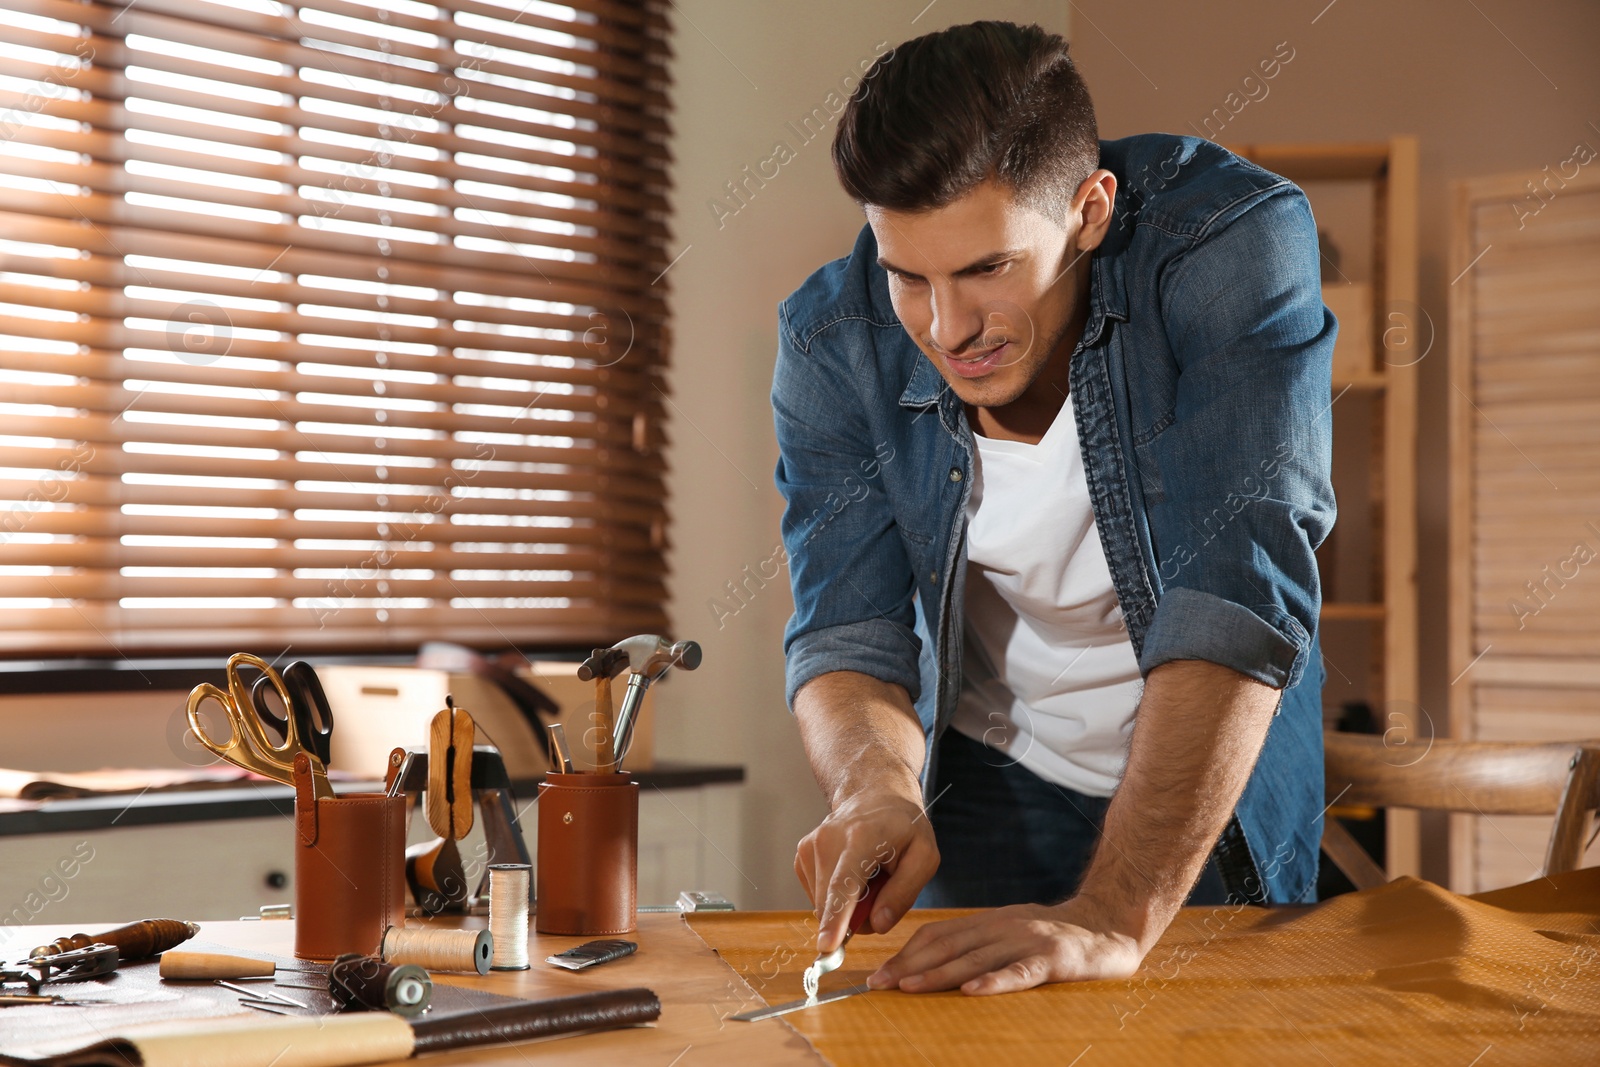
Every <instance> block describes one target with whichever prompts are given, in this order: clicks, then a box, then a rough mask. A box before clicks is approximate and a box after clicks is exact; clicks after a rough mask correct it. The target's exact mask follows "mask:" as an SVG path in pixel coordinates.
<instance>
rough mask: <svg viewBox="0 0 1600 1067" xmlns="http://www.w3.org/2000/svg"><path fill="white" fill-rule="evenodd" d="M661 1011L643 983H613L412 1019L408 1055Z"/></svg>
mask: <svg viewBox="0 0 1600 1067" xmlns="http://www.w3.org/2000/svg"><path fill="white" fill-rule="evenodd" d="M660 1017H661V1000H660V999H659V998H658V997H657V996H656V995H655V994H654V993H652V992H651V991H650V990H648V989H613V990H608V991H606V992H603V993H582V994H579V995H578V996H575V997H557V998H555V999H553V1000H534V1001H526V1002H523V1003H518V1004H504V1005H499V1006H496V1007H492V1008H484V1009H483V1010H482V1011H479V1012H476V1013H474V1014H471V1015H455V1016H450V1017H445V1018H428V1017H427V1016H424V1017H423V1018H420V1019H414V1020H412V1022H411V1028H412V1030H413V1031H414V1033H415V1040H416V1046H415V1051H414V1052H413V1055H421V1054H422V1053H425V1052H442V1051H444V1050H446V1049H454V1048H467V1047H468V1046H471V1045H487V1044H501V1043H504V1042H512V1041H531V1040H533V1039H534V1038H539V1037H551V1036H554V1035H556V1034H574V1033H581V1032H583V1031H587V1030H612V1029H615V1028H617V1027H619V1026H640V1025H642V1024H644V1023H651V1022H655V1021H656V1020H657V1019H659V1018H660Z"/></svg>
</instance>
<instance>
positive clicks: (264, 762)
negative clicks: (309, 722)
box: [188, 652, 333, 799]
mask: <svg viewBox="0 0 1600 1067" xmlns="http://www.w3.org/2000/svg"><path fill="white" fill-rule="evenodd" d="M243 667H254V668H255V669H256V670H258V671H260V672H261V674H262V676H263V678H264V679H265V680H266V681H267V682H268V683H269V684H270V685H271V686H272V688H273V689H274V690H276V691H277V694H278V699H279V700H281V701H282V702H283V706H284V707H285V708H286V709H289V713H288V714H286V715H284V717H283V719H282V723H283V725H282V731H283V732H282V734H281V735H280V736H281V738H282V740H281V741H274V740H273V739H272V738H271V737H270V736H268V733H267V731H268V729H269V728H271V729H272V730H273V732H274V733H276V732H277V731H278V728H277V727H276V726H275V725H274V722H275V721H276V716H274V717H273V719H272V720H268V719H263V718H262V716H261V712H260V710H259V709H258V707H257V705H256V702H255V699H254V697H253V696H252V692H251V689H250V687H248V686H246V685H245V683H244V676H243V674H242V673H241V668H243ZM227 684H228V687H227V688H226V689H220V688H218V687H217V686H214V685H212V684H211V683H210V682H204V683H202V684H200V685H197V686H195V687H194V689H193V690H192V691H191V692H190V693H189V705H188V714H189V729H190V730H191V731H192V732H193V733H194V736H195V737H196V738H197V739H198V740H199V741H200V743H201V744H202V745H204V746H205V747H206V749H207V750H209V751H210V752H212V753H213V754H215V755H217V756H220V757H222V758H223V759H225V760H227V761H228V762H229V763H231V764H233V765H234V766H236V767H242V768H244V769H245V770H247V771H252V772H254V773H256V774H259V775H261V776H263V777H265V778H271V779H272V780H273V781H275V782H282V783H283V784H284V785H291V786H292V785H294V758H295V756H296V755H298V754H299V753H302V752H303V753H305V754H306V755H307V756H308V757H310V760H311V767H312V773H311V788H312V793H313V794H314V795H315V796H316V797H318V798H323V799H329V798H332V797H333V788H332V787H331V786H330V785H328V776H327V770H326V764H325V763H324V762H323V761H322V759H321V758H320V757H319V756H317V755H316V754H315V753H314V752H313V751H312V750H311V749H310V748H309V747H307V745H306V744H305V743H302V740H301V737H300V724H299V722H298V721H297V720H298V719H299V718H300V716H297V715H295V714H294V713H293V709H294V707H295V701H294V697H293V695H292V694H291V693H290V691H289V688H288V687H287V686H286V685H284V682H283V679H282V678H280V677H279V676H278V672H277V671H275V670H273V669H272V666H271V664H269V663H267V661H266V660H264V659H262V658H261V657H260V656H254V655H251V654H250V653H248V652H236V653H234V654H233V655H231V656H229V657H228V673H227ZM208 700H214V701H216V702H217V703H218V704H221V705H222V710H223V712H224V714H225V715H226V716H227V719H228V725H229V728H230V730H231V733H230V735H229V737H228V740H227V741H226V742H225V743H224V742H219V741H217V740H215V739H214V738H213V737H212V736H211V733H210V731H209V730H207V729H206V726H205V722H204V720H203V719H202V718H201V717H200V708H201V707H202V706H203V705H204V704H205V702H206V701H208ZM331 722H332V721H331V720H328V725H330V726H331ZM308 740H309V739H308Z"/></svg>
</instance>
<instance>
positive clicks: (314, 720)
mask: <svg viewBox="0 0 1600 1067" xmlns="http://www.w3.org/2000/svg"><path fill="white" fill-rule="evenodd" d="M281 677H282V679H283V685H284V688H285V689H287V690H288V692H289V697H290V702H289V706H288V707H287V708H285V709H284V713H283V714H282V715H278V714H277V713H276V712H274V711H273V710H272V703H271V694H272V692H273V691H274V690H273V685H272V680H271V679H270V678H269V677H268V676H267V675H265V674H263V675H262V676H261V677H259V678H257V679H256V680H255V684H253V685H252V686H251V687H250V704H251V706H252V707H254V708H255V709H256V714H257V715H259V716H261V720H262V721H263V722H265V723H266V724H267V726H268V727H269V728H271V730H272V731H273V732H274V733H276V734H277V735H278V737H279V738H280V739H281V740H288V737H289V732H288V727H289V724H288V721H287V720H288V718H289V716H293V717H294V723H295V734H296V736H297V737H298V738H299V739H300V744H301V745H303V746H304V747H305V749H306V751H307V752H310V753H311V754H312V755H313V756H315V757H317V758H318V759H319V760H321V761H322V766H323V767H324V768H326V767H327V766H328V764H329V763H330V762H331V761H332V752H333V709H332V708H330V707H329V706H328V697H327V694H326V693H324V692H323V691H322V680H321V679H320V678H318V677H317V672H316V668H314V667H312V666H311V664H309V663H307V662H306V661H304V660H295V661H294V662H293V663H291V664H289V665H288V666H287V667H285V668H284V669H283V673H282V675H281Z"/></svg>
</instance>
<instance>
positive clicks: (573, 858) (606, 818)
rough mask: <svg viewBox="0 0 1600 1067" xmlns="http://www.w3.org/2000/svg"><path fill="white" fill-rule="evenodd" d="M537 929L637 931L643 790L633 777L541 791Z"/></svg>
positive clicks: (563, 780) (554, 782)
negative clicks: (641, 791) (640, 809)
mask: <svg viewBox="0 0 1600 1067" xmlns="http://www.w3.org/2000/svg"><path fill="white" fill-rule="evenodd" d="M535 881H536V889H535V894H534V895H535V900H536V903H535V909H536V910H535V913H534V929H536V930H537V931H538V932H539V933H541V934H573V935H585V936H588V935H609V934H625V933H628V932H629V931H631V930H632V929H633V928H634V926H635V925H636V919H637V908H636V905H637V903H638V901H637V893H638V882H639V785H638V783H637V782H635V781H634V780H633V778H632V777H631V776H630V775H627V774H554V773H552V774H547V775H545V780H544V782H543V783H542V784H541V785H540V786H539V844H538V874H537V877H536V880H535Z"/></svg>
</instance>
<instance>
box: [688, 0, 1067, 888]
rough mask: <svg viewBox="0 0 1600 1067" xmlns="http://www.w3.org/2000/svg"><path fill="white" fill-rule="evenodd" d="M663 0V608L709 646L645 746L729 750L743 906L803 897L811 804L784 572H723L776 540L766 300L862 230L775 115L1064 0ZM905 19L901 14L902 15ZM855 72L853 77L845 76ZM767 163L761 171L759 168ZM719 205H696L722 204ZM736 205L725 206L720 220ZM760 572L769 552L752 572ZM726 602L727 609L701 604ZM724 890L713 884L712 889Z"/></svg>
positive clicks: (842, 249) (801, 112)
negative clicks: (667, 587)
mask: <svg viewBox="0 0 1600 1067" xmlns="http://www.w3.org/2000/svg"><path fill="white" fill-rule="evenodd" d="M925 4H926V0H914V2H905V3H902V2H894V3H883V2H878V3H863V2H859V0H807V2H805V3H792V2H777V0H762V2H751V0H676V3H675V4H674V7H675V8H676V12H675V16H674V24H675V25H674V38H673V47H674V48H675V49H676V51H677V60H676V64H675V68H674V70H675V78H676V85H675V87H674V90H673V93H674V104H675V108H676V114H675V116H674V119H673V124H674V127H675V130H676V134H677V136H676V139H675V141H674V145H673V151H674V155H675V156H676V159H677V165H676V173H675V177H674V181H675V184H676V192H675V194H674V195H675V204H674V206H675V210H676V219H675V222H674V231H675V234H676V245H675V249H674V254H676V253H677V252H678V251H681V250H682V249H683V248H684V247H686V246H688V248H689V250H688V251H687V252H686V253H685V254H684V255H683V258H682V259H681V260H680V261H679V262H678V264H677V265H676V266H675V267H673V268H672V269H671V271H670V272H669V273H668V274H667V276H666V279H665V280H664V282H665V284H669V285H670V286H671V288H672V310H673V316H674V322H673V331H674V345H673V360H674V370H673V373H672V383H673V390H674V396H673V407H672V409H671V414H672V422H671V426H670V434H671V439H672V451H671V456H670V459H671V463H672V477H671V492H672V542H673V551H672V566H673V577H672V587H671V588H672V616H673V625H674V627H675V629H676V631H677V632H678V633H679V634H682V635H683V636H687V637H693V638H696V639H698V640H699V641H700V642H701V643H702V644H703V645H704V646H705V653H706V656H705V666H704V667H702V668H701V669H700V671H698V672H697V673H696V674H693V675H682V676H679V677H678V678H676V679H674V680H673V681H672V683H671V684H668V685H664V686H663V687H662V689H661V692H660V699H661V711H662V714H661V716H660V717H659V719H658V720H657V722H658V733H657V746H658V752H659V753H660V754H661V755H662V756H664V757H670V756H679V757H705V758H715V759H722V760H737V761H740V762H743V763H744V764H746V766H747V767H748V768H749V783H748V785H747V786H746V789H745V795H746V798H747V803H746V811H745V824H744V825H745V847H744V856H743V860H742V866H743V870H744V874H745V878H746V880H745V881H744V882H743V883H742V884H741V885H739V886H736V887H732V888H731V889H730V890H729V891H730V892H733V891H735V890H736V891H737V892H738V893H739V897H740V902H741V903H743V904H744V905H745V906H747V907H749V906H759V907H794V906H799V905H801V904H803V903H804V902H805V898H804V896H803V894H802V893H801V892H800V890H799V887H798V885H797V883H796V882H795V879H794V873H793V869H792V865H793V861H794V846H795V843H796V841H798V840H799V838H800V837H801V836H802V835H803V834H805V833H806V832H807V831H808V830H809V829H810V828H811V827H812V826H814V825H815V824H816V822H817V820H818V819H819V818H821V816H822V815H823V814H824V813H825V811H826V808H825V806H824V805H823V803H822V800H821V797H820V794H819V793H818V790H817V787H816V784H815V783H814V782H813V781H812V778H811V774H810V771H809V770H808V769H807V767H806V764H805V761H804V759H803V757H802V753H801V749H800V740H799V736H798V734H797V732H796V730H795V727H794V723H793V720H792V719H791V718H790V716H789V713H788V712H787V710H785V708H784V702H783V652H782V640H783V624H784V622H785V620H786V619H787V618H788V615H789V610H790V601H789V592H788V572H787V571H783V572H782V573H779V574H777V576H776V578H775V580H773V581H771V582H769V583H767V585H766V587H765V588H759V587H758V585H757V582H756V581H751V582H750V584H749V586H748V588H750V589H751V590H752V592H751V593H749V594H747V596H748V600H749V603H748V605H747V606H741V605H740V604H739V602H738V601H734V600H731V599H728V598H727V592H726V588H725V583H726V582H728V581H731V580H743V574H742V572H743V569H744V568H745V567H746V566H749V567H750V568H751V571H752V572H753V573H756V574H757V575H759V573H760V571H761V569H762V567H763V564H767V561H769V560H771V559H772V558H773V553H774V549H775V548H776V547H777V546H778V543H779V539H778V522H779V515H780V507H781V504H780V498H779V497H778V494H777V492H776V490H774V489H773V487H772V468H773V464H774V463H775V462H776V460H777V448H776V445H775V444H774V441H773V433H772V413H771V408H770V407H769V405H768V401H767V393H768V390H769V388H770V386H771V379H772V363H773V358H774V355H775V354H776V351H777V332H776V307H777V303H778V301H779V300H781V299H783V297H785V296H787V295H788V294H789V292H790V291H792V290H793V289H794V288H795V287H796V286H797V285H799V284H800V282H801V281H803V280H804V279H805V277H806V275H808V274H809V273H811V271H813V270H815V269H816V268H817V267H819V266H821V265H822V264H823V263H825V262H827V261H828V260H831V259H835V258H837V257H838V256H841V255H843V254H844V253H846V252H848V251H849V248H850V244H851V242H852V241H853V239H854V236H855V233H856V231H857V230H858V229H859V228H860V226H861V224H862V218H861V214H860V212H859V211H858V210H857V209H856V207H855V205H854V204H852V203H851V202H850V200H849V199H848V198H847V197H846V196H845V195H844V194H843V193H842V192H841V191H840V190H839V187H838V184H837V183H836V182H835V181H834V178H833V171H832V168H831V165H830V164H829V161H828V144H829V140H830V139H831V137H832V133H833V123H832V122H831V121H830V122H829V124H828V126H827V129H826V131H824V132H823V134H822V135H821V136H818V137H816V138H815V139H814V140H812V141H810V142H809V143H803V142H802V141H801V139H800V138H799V137H797V136H796V135H795V133H794V131H792V130H790V129H789V128H788V125H787V124H788V123H791V122H792V123H794V124H795V126H796V127H800V126H801V118H802V117H803V116H805V115H806V114H808V113H809V112H811V111H812V109H814V108H823V109H825V110H826V109H828V108H829V107H830V103H829V100H828V94H829V93H830V92H834V91H836V90H838V89H839V86H840V83H841V81H842V80H843V79H845V78H846V77H847V76H852V77H853V76H855V75H857V74H858V73H859V68H858V66H857V65H858V64H859V63H860V62H862V61H864V60H870V59H872V58H873V57H874V56H875V55H876V54H877V52H878V51H879V50H881V48H883V47H888V46H893V45H894V44H896V43H898V42H900V41H903V40H906V39H908V38H911V37H915V36H917V35H918V34H920V33H923V32H927V31H930V30H934V29H938V28H941V27H943V26H947V25H951V24H954V23H960V22H969V21H972V20H973V19H977V18H983V17H989V18H1007V19H1014V20H1017V21H1026V22H1039V23H1041V24H1043V25H1045V26H1048V27H1049V28H1051V29H1053V30H1055V31H1057V32H1065V30H1066V19H1067V7H1068V5H1067V4H1066V3H1065V2H1059V0H1052V2H1025V0H1009V2H987V3H980V2H977V0H938V2H937V3H934V4H931V5H927V10H926V11H923V8H924V6H925ZM919 12H922V13H921V17H920V18H916V22H915V23H914V24H913V22H912V20H913V18H915V17H917V16H918V14H919ZM849 84H850V85H854V82H853V81H852V82H850V83H849ZM779 141H783V142H785V143H787V144H788V146H789V147H790V148H791V149H792V150H793V152H794V158H793V159H792V160H791V161H789V162H787V163H784V164H782V166H781V168H780V169H779V172H778V174H777V176H776V177H775V178H773V179H772V180H771V181H769V182H767V183H766V185H765V186H764V187H757V186H756V185H754V184H753V183H752V184H749V185H747V186H746V188H747V190H748V195H747V196H746V201H747V202H746V204H745V205H744V206H742V207H740V206H739V204H738V203H737V202H736V201H733V200H732V199H730V198H728V197H727V194H726V190H725V188H724V184H725V183H727V182H730V181H735V180H738V179H741V178H742V177H743V175H742V168H744V167H745V166H747V165H748V166H749V167H750V168H751V170H752V171H756V169H757V168H758V166H759V165H760V164H761V163H762V161H764V160H767V159H769V158H771V157H773V155H774V146H775V144H776V143H777V142H779ZM771 171H772V168H771V167H768V168H767V173H769V174H770V173H771ZM719 197H720V198H722V200H723V205H724V207H723V209H722V210H721V211H718V210H714V209H713V208H712V207H710V206H708V203H709V202H715V201H717V200H718V198H719ZM734 208H737V209H738V210H737V213H732V212H733V209H734ZM766 573H767V574H769V575H770V574H772V573H773V565H771V564H768V565H767V566H766ZM718 597H721V598H723V599H724V600H725V602H726V604H727V607H728V608H729V609H730V610H731V609H733V608H737V609H738V613H737V614H735V615H731V616H724V617H722V618H721V620H720V622H721V625H720V626H719V625H718V619H716V618H715V617H714V613H713V611H712V610H711V608H710V606H709V605H710V602H711V601H712V599H713V598H718ZM713 888H721V887H713Z"/></svg>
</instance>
